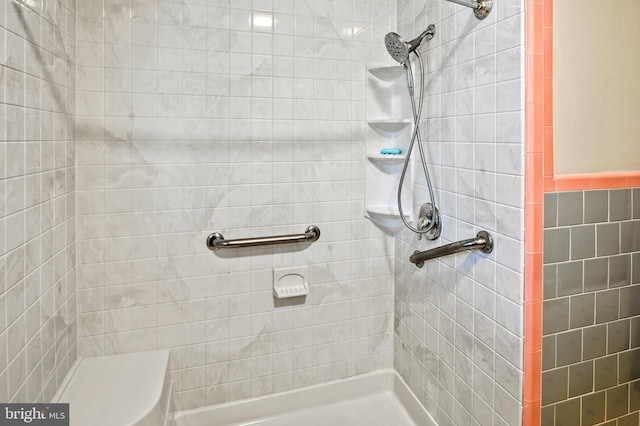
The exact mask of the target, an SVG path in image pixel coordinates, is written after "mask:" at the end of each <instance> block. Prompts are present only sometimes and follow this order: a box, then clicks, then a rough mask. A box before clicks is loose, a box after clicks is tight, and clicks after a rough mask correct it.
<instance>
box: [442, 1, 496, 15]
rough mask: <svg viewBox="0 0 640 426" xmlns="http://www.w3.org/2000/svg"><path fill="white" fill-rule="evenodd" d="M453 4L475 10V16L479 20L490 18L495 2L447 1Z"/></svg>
mask: <svg viewBox="0 0 640 426" xmlns="http://www.w3.org/2000/svg"><path fill="white" fill-rule="evenodd" d="M447 1H450V2H451V3H457V4H459V5H462V6H466V7H469V8H471V9H473V14H474V15H476V18H478V19H484V18H486V17H487V16H489V13H490V12H491V8H492V7H493V0H480V1H476V0H447Z"/></svg>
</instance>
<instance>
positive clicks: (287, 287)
mask: <svg viewBox="0 0 640 426" xmlns="http://www.w3.org/2000/svg"><path fill="white" fill-rule="evenodd" d="M307 269H308V268H307V267H306V266H298V267H294V268H277V269H276V268H274V269H273V295H274V296H275V297H276V298H278V299H284V298H287V297H298V296H305V295H307V294H309V284H308V283H307Z"/></svg>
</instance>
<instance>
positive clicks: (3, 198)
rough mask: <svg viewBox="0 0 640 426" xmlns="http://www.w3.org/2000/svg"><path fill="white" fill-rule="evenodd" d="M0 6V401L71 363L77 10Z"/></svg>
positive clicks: (39, 384) (24, 398) (37, 393)
mask: <svg viewBox="0 0 640 426" xmlns="http://www.w3.org/2000/svg"><path fill="white" fill-rule="evenodd" d="M22 3H23V2H20V1H2V2H0V58H2V60H1V62H0V134H2V135H3V138H2V139H3V140H2V143H0V348H1V350H0V401H3V402H7V401H9V402H33V401H50V400H51V397H53V395H54V393H55V392H56V389H57V388H58V386H59V385H60V382H61V381H62V379H63V378H64V376H65V374H66V372H67V370H68V368H69V366H71V364H73V361H74V360H75V357H76V341H77V338H76V333H77V321H76V294H77V293H76V269H75V268H76V259H75V254H76V236H75V225H76V223H75V210H76V207H75V174H76V173H75V128H74V126H75V112H76V108H75V95H76V93H75V89H76V82H75V72H74V70H75V59H76V44H75V22H76V10H75V6H76V2H75V1H70V0H69V1H68V0H60V1H55V2H54V1H44V2H28V3H29V5H30V6H29V8H25V7H24V5H22Z"/></svg>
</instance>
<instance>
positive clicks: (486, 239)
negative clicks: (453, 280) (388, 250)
mask: <svg viewBox="0 0 640 426" xmlns="http://www.w3.org/2000/svg"><path fill="white" fill-rule="evenodd" d="M466 250H480V251H481V252H483V253H491V252H492V251H493V238H491V234H489V233H488V232H487V231H480V232H478V235H476V237H475V238H471V239H469V240H463V241H457V242H455V243H451V244H447V245H445V246H441V247H436V248H434V249H431V250H425V251H420V250H416V251H414V252H413V254H412V255H411V257H409V261H411V263H415V264H416V266H417V267H418V268H422V267H423V266H424V262H425V261H427V260H429V259H435V258H436V257H442V256H447V255H449V254H455V253H460V252H463V251H466Z"/></svg>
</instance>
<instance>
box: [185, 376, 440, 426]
mask: <svg viewBox="0 0 640 426" xmlns="http://www.w3.org/2000/svg"><path fill="white" fill-rule="evenodd" d="M248 425H251V426H300V425H304V426H327V425H331V426H390V425H393V426H418V425H419V426H437V425H436V422H435V421H434V420H433V418H432V417H431V416H430V415H429V413H427V411H426V410H425V409H424V407H422V405H420V403H419V402H418V399H417V398H416V397H415V395H414V394H413V393H412V392H411V391H410V390H409V388H408V387H407V385H406V384H405V383H404V381H403V380H402V379H401V378H400V376H399V375H398V373H396V372H395V371H393V370H380V371H376V372H373V373H369V374H363V375H360V376H355V377H351V378H348V379H343V380H337V381H334V382H329V383H324V384H320V385H316V386H310V387H307V388H301V389H296V390H293V391H288V392H283V393H278V394H273V395H268V396H264V397H259V398H252V399H246V400H242V401H235V402H229V403H225V404H219V405H212V406H208V407H203V408H197V409H195V410H188V411H181V412H177V413H176V414H175V421H174V426H248Z"/></svg>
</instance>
